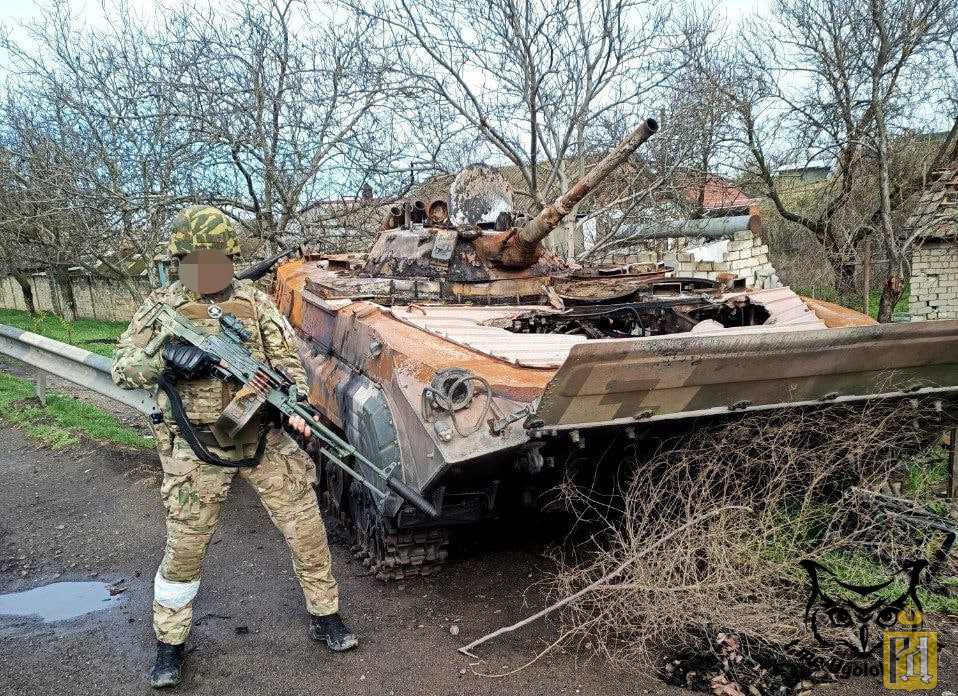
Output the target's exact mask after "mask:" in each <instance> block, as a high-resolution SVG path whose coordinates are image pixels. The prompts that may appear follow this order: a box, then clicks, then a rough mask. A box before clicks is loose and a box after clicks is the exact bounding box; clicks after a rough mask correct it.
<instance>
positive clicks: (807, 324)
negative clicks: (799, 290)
mask: <svg viewBox="0 0 958 696" xmlns="http://www.w3.org/2000/svg"><path fill="white" fill-rule="evenodd" d="M721 299H722V301H723V302H736V301H745V300H747V301H748V302H750V303H752V304H756V305H759V306H761V307H764V308H765V310H766V311H767V312H768V314H769V317H768V320H767V321H766V322H765V323H764V324H762V326H761V327H754V326H746V327H739V328H734V329H722V332H723V333H725V332H736V333H749V332H752V331H755V330H760V329H762V328H767V327H773V326H788V327H790V328H794V329H825V328H828V327H827V326H826V324H825V322H824V321H822V320H821V319H820V318H819V317H818V314H816V313H815V311H813V310H812V308H811V307H809V306H808V304H807V303H806V302H805V300H803V299H802V298H801V297H800V296H799V295H796V294H795V291H794V290H792V289H791V288H788V287H784V288H772V289H769V290H751V291H749V292H736V293H730V294H727V295H723V296H722V298H721Z"/></svg>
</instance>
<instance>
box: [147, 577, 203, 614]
mask: <svg viewBox="0 0 958 696" xmlns="http://www.w3.org/2000/svg"><path fill="white" fill-rule="evenodd" d="M199 589H200V581H199V579H196V580H193V581H192V582H173V581H172V580H167V579H166V578H164V577H163V575H162V574H161V573H160V570H159V568H157V570H156V577H155V578H153V601H155V602H156V603H157V604H159V605H160V606H163V607H166V608H167V609H182V608H183V607H185V606H186V605H187V604H189V603H190V602H192V601H193V598H194V597H195V596H196V593H197V592H199Z"/></svg>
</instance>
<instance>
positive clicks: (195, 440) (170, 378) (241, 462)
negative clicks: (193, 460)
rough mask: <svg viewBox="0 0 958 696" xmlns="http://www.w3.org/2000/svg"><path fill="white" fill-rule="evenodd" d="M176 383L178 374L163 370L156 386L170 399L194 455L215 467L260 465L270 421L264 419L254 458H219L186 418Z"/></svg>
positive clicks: (171, 406)
mask: <svg viewBox="0 0 958 696" xmlns="http://www.w3.org/2000/svg"><path fill="white" fill-rule="evenodd" d="M176 381H177V374H176V373H175V372H174V371H173V370H163V371H162V372H161V373H160V375H159V377H158V378H157V380H156V384H157V386H158V387H159V388H160V389H162V390H163V393H164V394H166V396H167V398H169V400H170V410H171V411H173V420H174V421H176V425H177V426H178V427H179V429H180V433H181V434H182V435H183V437H184V438H185V439H186V442H187V444H188V445H189V446H190V449H191V450H193V454H195V455H196V456H197V458H199V460H200V461H202V462H205V463H207V464H212V465H213V466H229V467H233V466H235V467H245V466H256V465H257V464H259V460H260V459H261V458H262V456H263V451H264V450H265V449H266V433H267V431H268V430H269V422H268V420H266V419H264V420H263V424H262V425H261V426H260V433H259V441H258V442H257V443H256V451H255V452H254V453H253V456H252V457H246V458H245V459H237V460H235V461H231V460H229V459H223V458H222V457H218V456H217V455H215V454H213V453H212V452H211V451H210V450H209V448H208V447H207V446H206V444H205V443H204V442H203V441H201V440H200V438H199V436H198V435H197V433H196V428H194V427H193V424H192V423H190V419H189V418H187V417H186V410H185V409H184V408H183V399H182V398H180V395H179V393H177V391H176Z"/></svg>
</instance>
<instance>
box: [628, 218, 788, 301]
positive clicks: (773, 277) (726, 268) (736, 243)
mask: <svg viewBox="0 0 958 696" xmlns="http://www.w3.org/2000/svg"><path fill="white" fill-rule="evenodd" d="M678 240H679V241H680V242H681V241H683V240H682V238H678ZM706 257H707V259H708V260H706ZM612 261H613V262H615V263H656V262H659V261H662V262H664V263H665V264H667V265H669V266H672V267H673V268H675V272H676V275H679V276H685V277H691V278H705V279H708V280H719V276H720V275H722V276H725V277H727V276H728V275H729V274H731V275H734V276H735V277H737V278H744V279H745V284H746V285H748V286H749V287H756V288H777V287H781V282H780V281H779V279H778V274H777V273H776V271H775V268H774V267H773V266H772V264H771V262H770V261H769V258H768V245H767V244H764V243H763V242H762V240H761V238H760V237H758V236H757V235H755V234H754V233H753V232H752V231H751V230H747V229H746V230H738V231H736V232H733V233H732V234H730V235H729V237H728V239H727V240H723V241H720V242H710V243H709V244H705V245H703V246H701V247H685V248H684V249H680V250H679V251H677V252H666V253H664V254H659V253H657V252H654V251H648V252H637V253H631V254H614V255H613V257H612Z"/></svg>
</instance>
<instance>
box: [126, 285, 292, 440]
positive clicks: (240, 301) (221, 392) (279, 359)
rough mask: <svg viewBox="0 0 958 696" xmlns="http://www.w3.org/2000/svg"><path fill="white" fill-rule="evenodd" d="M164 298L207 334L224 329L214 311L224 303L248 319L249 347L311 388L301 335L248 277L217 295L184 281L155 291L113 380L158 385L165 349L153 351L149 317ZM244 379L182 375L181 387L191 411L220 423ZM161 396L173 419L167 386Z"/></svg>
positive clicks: (202, 420) (194, 418)
mask: <svg viewBox="0 0 958 696" xmlns="http://www.w3.org/2000/svg"><path fill="white" fill-rule="evenodd" d="M159 302H165V303H167V304H169V305H170V306H171V307H173V308H174V309H176V310H177V311H178V312H180V313H181V314H183V316H185V317H187V318H188V319H190V321H192V322H193V323H194V324H196V326H197V327H198V328H199V329H200V331H202V332H203V333H204V334H212V333H217V332H219V322H218V321H217V320H216V319H213V318H211V317H210V316H209V312H208V310H209V307H210V305H212V304H216V305H218V306H219V307H220V308H221V309H222V310H223V312H224V313H225V312H230V313H232V314H234V315H236V317H237V318H239V319H241V320H242V321H243V324H244V325H245V326H246V329H247V330H248V331H249V332H250V333H251V334H252V335H253V338H252V340H250V341H249V342H248V343H247V344H246V347H247V348H248V349H249V351H250V352H251V353H252V354H253V356H254V357H256V359H257V360H261V361H264V362H267V363H268V364H269V365H271V366H273V367H279V368H282V369H283V370H285V371H286V372H287V373H288V374H289V375H290V376H291V377H292V378H293V379H294V380H296V386H297V388H298V389H299V390H300V391H301V393H304V394H305V393H308V387H307V382H306V372H305V370H304V369H303V366H302V364H301V363H300V361H299V357H298V356H297V355H296V348H295V346H296V336H295V334H294V332H293V329H292V327H291V326H290V325H289V322H288V321H286V317H284V316H283V315H282V314H281V313H280V311H279V310H278V309H276V307H275V306H274V305H273V303H272V302H271V301H270V299H269V297H267V295H266V294H265V293H264V292H262V291H261V290H258V289H257V288H256V287H255V285H254V284H253V283H252V282H250V281H246V280H234V281H233V282H232V284H231V285H230V287H229V288H227V289H226V290H224V291H223V292H222V293H218V294H216V295H208V296H204V295H199V294H197V293H195V292H193V291H192V290H189V289H187V288H185V287H184V286H183V285H181V284H180V283H179V282H176V283H173V284H172V285H170V286H169V287H168V288H160V289H157V290H154V291H153V292H152V293H150V296H149V297H148V298H147V299H146V301H145V302H144V303H143V305H142V306H141V307H140V308H139V309H138V310H137V311H136V314H134V315H133V321H131V322H130V326H129V327H128V328H127V330H126V331H124V332H123V335H121V336H120V339H119V341H118V343H117V347H116V353H115V356H114V358H113V369H112V373H113V381H114V382H116V383H117V384H118V385H119V386H121V387H123V388H126V389H136V388H152V387H154V386H155V385H156V380H157V376H158V374H159V373H160V371H162V370H163V368H164V365H163V358H162V351H157V353H156V354H155V355H152V356H148V355H146V353H145V352H144V347H145V346H146V345H147V343H149V341H150V339H151V338H152V336H153V329H152V327H150V326H145V325H144V324H143V318H144V317H145V316H146V315H147V313H148V312H149V311H150V310H151V309H152V308H153V307H154V306H155V305H156V304H157V303H159ZM238 389H239V385H238V384H237V383H235V382H234V381H232V380H231V381H229V382H225V381H223V380H221V379H218V378H216V377H210V378H205V379H193V380H186V381H181V382H179V383H178V384H177V387H176V390H177V392H178V393H179V394H180V396H181V397H182V399H183V406H184V409H185V411H186V415H187V417H188V418H189V419H190V421H191V422H193V423H194V424H196V425H198V426H204V425H210V424H212V423H215V422H216V420H217V418H219V416H220V414H221V413H222V412H223V409H224V408H225V407H226V405H227V404H229V402H230V401H231V400H232V398H233V397H234V396H235V395H236V392H237V391H238ZM157 402H158V403H159V405H160V406H161V408H163V410H164V411H165V412H166V416H167V420H168V421H169V420H170V416H171V414H170V410H169V403H168V400H167V399H166V395H165V394H163V393H162V392H161V393H160V394H158V395H157Z"/></svg>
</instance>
